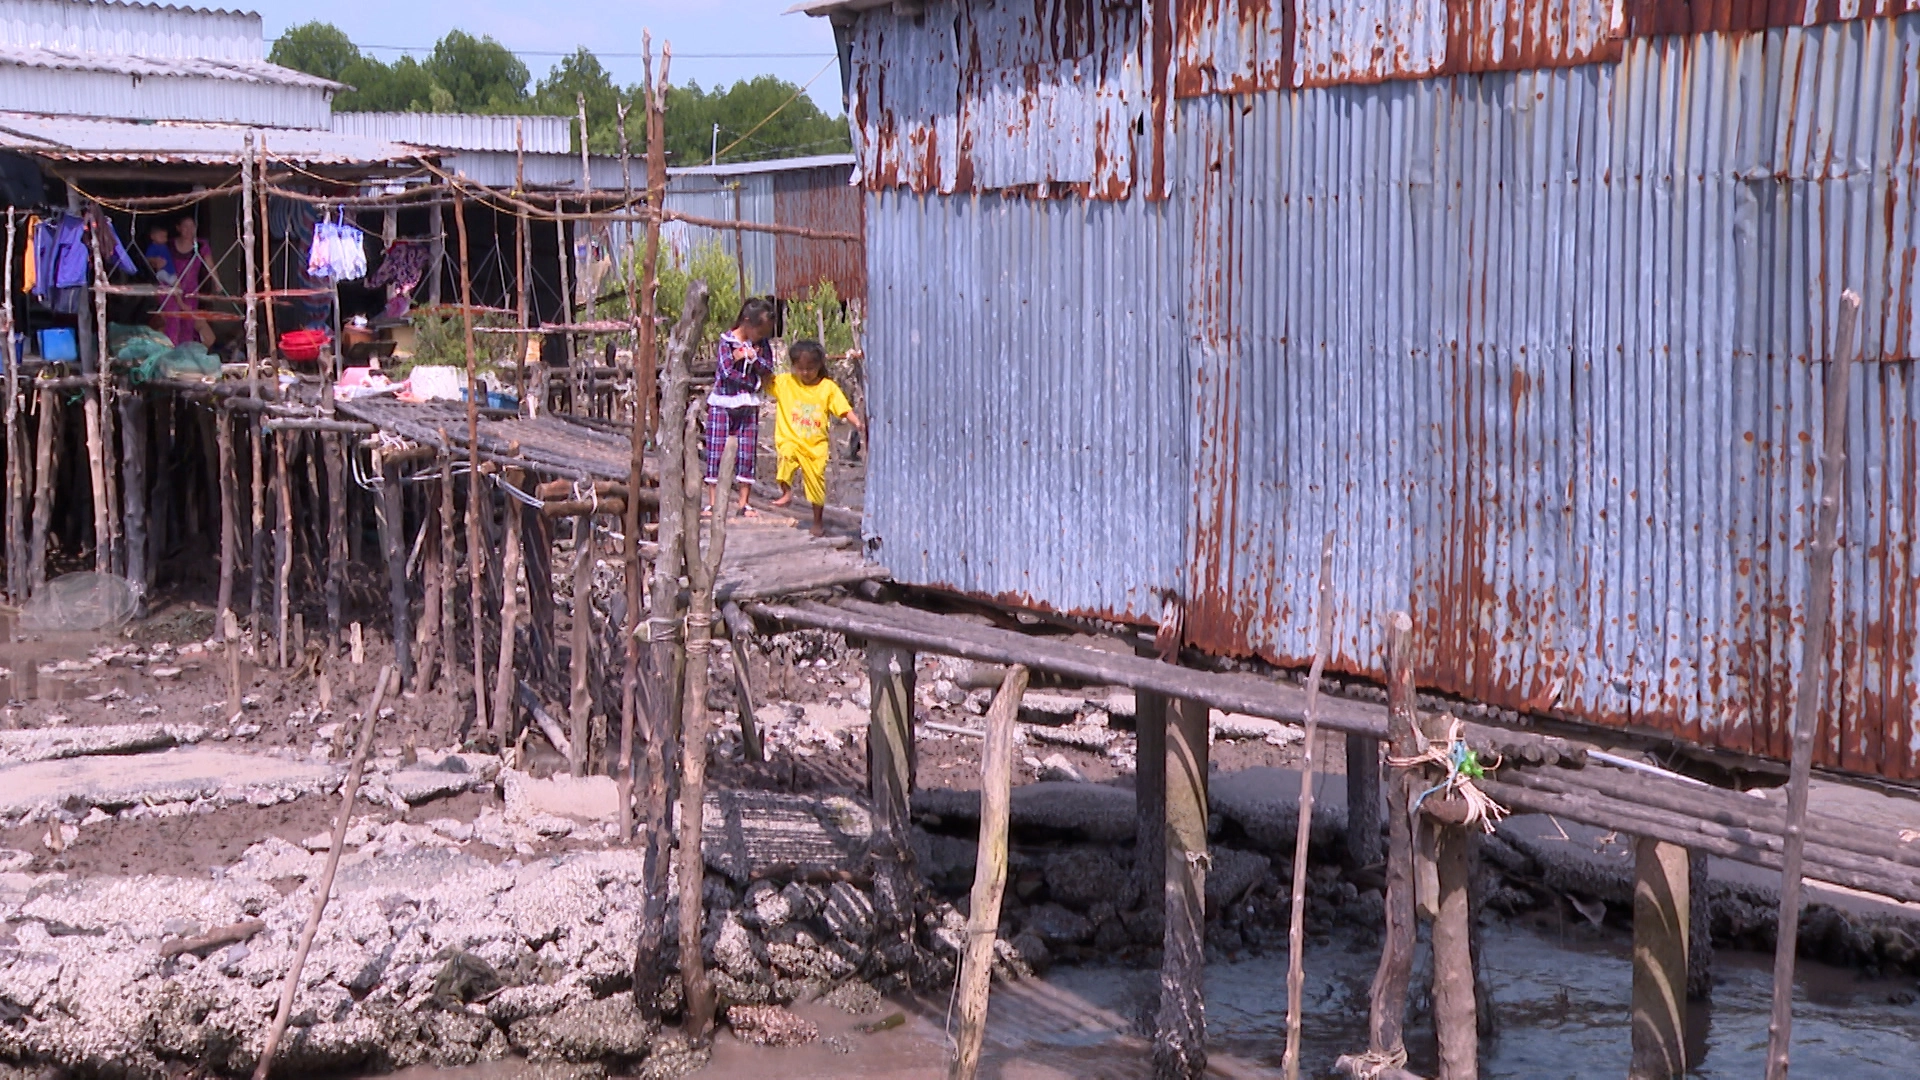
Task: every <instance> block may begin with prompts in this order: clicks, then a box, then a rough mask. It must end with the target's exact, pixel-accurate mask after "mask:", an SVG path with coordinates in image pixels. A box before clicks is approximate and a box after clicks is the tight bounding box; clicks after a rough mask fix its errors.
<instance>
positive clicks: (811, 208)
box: [773, 165, 867, 300]
mask: <svg viewBox="0 0 1920 1080" xmlns="http://www.w3.org/2000/svg"><path fill="white" fill-rule="evenodd" d="M852 171H853V169H852V166H848V165H838V166H833V167H830V168H824V169H797V170H794V171H793V172H780V173H774V174H773V217H774V220H775V221H776V222H778V223H780V224H782V225H795V226H799V227H800V228H803V229H812V230H815V231H816V232H838V233H852V234H854V235H855V236H864V235H865V234H866V215H865V214H864V212H863V210H864V206H865V204H864V202H863V201H862V199H861V196H860V189H859V188H856V187H850V186H848V184H847V177H848V175H849V174H850V173H852ZM866 255H867V253H866V248H865V245H863V244H849V243H846V242H844V241H840V240H811V239H807V238H805V237H800V236H778V235H777V236H775V237H774V238H773V261H774V283H773V291H774V294H775V295H777V296H783V297H794V296H803V295H805V294H807V293H810V292H812V291H813V290H814V289H815V288H816V287H818V286H819V284H820V283H821V282H832V283H833V288H834V292H835V293H836V294H837V295H838V296H839V297H840V298H841V299H842V300H850V299H864V298H865V297H866V295H867V258H866Z"/></svg>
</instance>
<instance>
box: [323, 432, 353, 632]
mask: <svg viewBox="0 0 1920 1080" xmlns="http://www.w3.org/2000/svg"><path fill="white" fill-rule="evenodd" d="M321 438H322V440H323V445H324V448H325V453H326V455H327V520H328V521H330V522H332V523H333V527H332V528H330V529H328V530H327V657H328V658H329V659H331V658H333V657H336V656H339V655H340V632H341V626H340V604H341V594H342V593H343V592H344V591H345V590H346V584H347V528H346V519H347V478H346V471H347V469H346V461H345V460H344V459H345V457H346V454H347V440H346V438H345V437H343V436H341V435H338V434H333V433H329V434H326V435H323V436H321Z"/></svg>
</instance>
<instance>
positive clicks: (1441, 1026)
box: [1424, 822, 1480, 1080]
mask: <svg viewBox="0 0 1920 1080" xmlns="http://www.w3.org/2000/svg"><path fill="white" fill-rule="evenodd" d="M1424 824H1425V826H1426V827H1427V828H1429V829H1432V830H1433V861H1434V870H1435V874H1436V877H1437V879H1438V881H1439V897H1438V908H1437V911H1436V913H1435V915H1434V918H1433V1027H1434V1032H1435V1034H1437V1035H1438V1036H1439V1042H1440V1080H1476V1078H1477V1077H1478V1076H1479V1075H1480V1073H1479V1068H1480V1066H1479V1053H1480V1023H1479V1020H1478V1012H1477V1009H1478V1004H1477V1002H1475V1000H1474V996H1473V956H1472V952H1471V949H1472V946H1471V944H1470V943H1469V939H1470V937H1471V935H1472V932H1473V913H1472V906H1471V899H1470V897H1469V895H1468V877H1469V875H1470V874H1471V872H1472V864H1471V861H1470V858H1469V855H1470V851H1469V848H1470V843H1471V841H1470V838H1469V836H1468V835H1467V830H1466V829H1465V828H1464V827H1462V826H1459V825H1440V824H1436V823H1432V822H1426V823H1424Z"/></svg>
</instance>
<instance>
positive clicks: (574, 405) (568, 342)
mask: <svg viewBox="0 0 1920 1080" xmlns="http://www.w3.org/2000/svg"><path fill="white" fill-rule="evenodd" d="M565 207H566V204H565V203H564V202H562V201H561V200H559V199H555V200H554V203H553V208H554V210H555V212H556V214H558V213H559V212H562V211H564V209H565ZM553 233H554V237H555V239H556V240H557V241H558V243H559V245H560V325H561V326H572V325H573V272H572V270H571V269H570V267H571V265H572V264H571V262H570V260H571V259H572V257H573V252H572V250H571V248H572V245H570V244H568V243H567V219H566V218H564V217H560V216H556V217H555V218H554V219H553ZM560 341H561V346H560V348H561V350H562V351H561V358H562V359H563V360H565V361H566V365H567V396H568V398H569V399H570V400H569V401H568V406H567V408H568V411H569V412H571V413H573V415H575V416H579V415H582V413H581V410H582V409H583V408H584V407H585V402H586V393H587V387H586V383H585V381H584V380H583V379H581V377H580V369H581V367H583V366H584V365H583V364H582V362H581V360H580V358H579V356H578V350H577V349H575V348H574V340H573V335H572V334H570V333H562V334H561V335H560Z"/></svg>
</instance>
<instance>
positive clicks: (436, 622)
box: [415, 495, 447, 691]
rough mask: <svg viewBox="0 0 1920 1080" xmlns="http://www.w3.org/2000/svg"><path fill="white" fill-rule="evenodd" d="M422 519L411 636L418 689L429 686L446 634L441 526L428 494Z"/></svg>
mask: <svg viewBox="0 0 1920 1080" xmlns="http://www.w3.org/2000/svg"><path fill="white" fill-rule="evenodd" d="M426 504H427V511H426V521H424V522H422V523H421V525H420V527H421V528H422V529H424V530H425V531H426V539H425V543H426V554H425V556H424V560H423V561H422V562H421V564H420V582H421V592H422V600H421V604H420V630H419V632H418V633H417V634H416V635H415V638H416V640H418V641H419V643H420V653H419V656H418V658H417V664H418V666H419V668H420V689H421V690H422V691H426V690H431V689H433V680H434V677H435V675H436V674H437V672H438V669H439V665H440V663H441V659H442V653H444V652H445V651H446V649H445V638H446V637H447V635H445V634H443V633H441V622H442V619H443V618H444V616H443V614H442V610H443V607H444V605H443V603H442V596H441V590H442V589H443V587H444V586H443V579H444V577H445V575H444V574H443V573H442V572H441V569H440V537H441V534H442V530H443V529H444V528H445V525H444V524H442V522H441V520H440V502H439V500H438V499H435V498H432V497H431V495H430V497H429V498H428V499H427V500H426Z"/></svg>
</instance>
